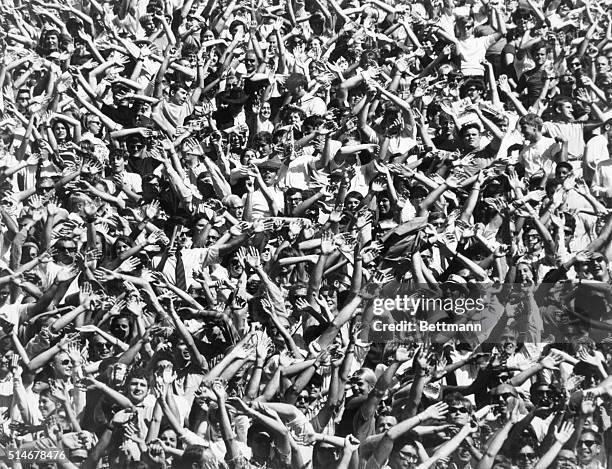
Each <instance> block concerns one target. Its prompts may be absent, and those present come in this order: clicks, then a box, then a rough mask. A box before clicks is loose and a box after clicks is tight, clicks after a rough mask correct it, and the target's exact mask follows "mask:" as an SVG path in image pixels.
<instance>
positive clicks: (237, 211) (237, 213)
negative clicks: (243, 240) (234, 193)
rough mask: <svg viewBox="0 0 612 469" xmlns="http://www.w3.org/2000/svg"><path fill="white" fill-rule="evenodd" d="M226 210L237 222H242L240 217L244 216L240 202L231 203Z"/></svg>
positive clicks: (242, 204) (242, 205)
mask: <svg viewBox="0 0 612 469" xmlns="http://www.w3.org/2000/svg"><path fill="white" fill-rule="evenodd" d="M227 209H228V211H229V213H230V214H231V215H232V216H234V217H236V219H237V220H242V215H243V214H244V203H243V202H242V200H240V201H235V202H231V203H230V204H229V207H227Z"/></svg>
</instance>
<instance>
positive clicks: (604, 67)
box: [595, 55, 610, 73]
mask: <svg viewBox="0 0 612 469" xmlns="http://www.w3.org/2000/svg"><path fill="white" fill-rule="evenodd" d="M595 68H596V70H597V73H607V72H608V71H609V69H610V62H609V61H608V58H607V57H606V56H604V55H600V56H597V58H596V59H595Z"/></svg>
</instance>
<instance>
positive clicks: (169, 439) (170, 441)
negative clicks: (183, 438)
mask: <svg viewBox="0 0 612 469" xmlns="http://www.w3.org/2000/svg"><path fill="white" fill-rule="evenodd" d="M159 439H160V440H161V441H162V443H163V444H165V445H166V446H169V447H170V448H176V445H177V444H178V440H177V438H176V432H175V431H174V430H171V429H168V430H165V431H164V432H163V433H162V434H161V435H159Z"/></svg>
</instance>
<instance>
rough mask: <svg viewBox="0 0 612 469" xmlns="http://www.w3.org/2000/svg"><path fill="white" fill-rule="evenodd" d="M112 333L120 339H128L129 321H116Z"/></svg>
mask: <svg viewBox="0 0 612 469" xmlns="http://www.w3.org/2000/svg"><path fill="white" fill-rule="evenodd" d="M111 333H112V334H113V335H114V336H115V337H117V338H118V339H122V340H123V339H126V338H127V337H128V335H129V333H130V322H129V321H128V319H127V318H119V319H116V320H115V321H114V322H113V325H112V327H111Z"/></svg>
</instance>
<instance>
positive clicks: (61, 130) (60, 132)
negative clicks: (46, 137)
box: [53, 122, 68, 140]
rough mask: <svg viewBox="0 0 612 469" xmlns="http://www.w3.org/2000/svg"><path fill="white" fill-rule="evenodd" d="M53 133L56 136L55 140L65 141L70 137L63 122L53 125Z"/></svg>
mask: <svg viewBox="0 0 612 469" xmlns="http://www.w3.org/2000/svg"><path fill="white" fill-rule="evenodd" d="M53 133H54V134H55V138H56V139H58V140H65V139H66V138H67V137H68V131H67V130H66V126H65V125H64V124H63V123H61V122H56V123H55V124H53Z"/></svg>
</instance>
